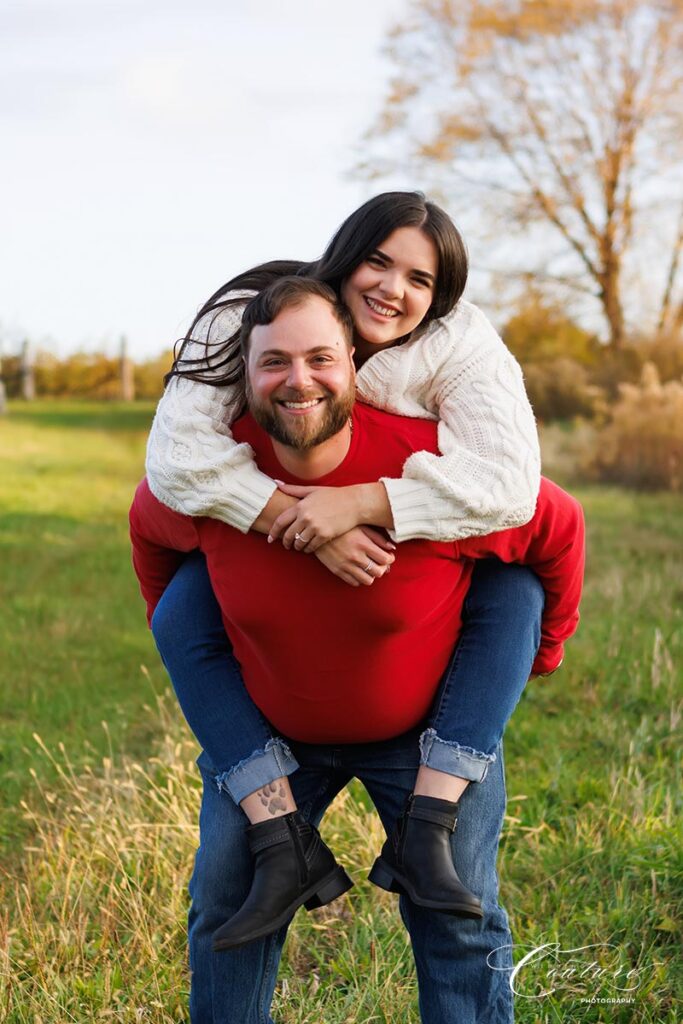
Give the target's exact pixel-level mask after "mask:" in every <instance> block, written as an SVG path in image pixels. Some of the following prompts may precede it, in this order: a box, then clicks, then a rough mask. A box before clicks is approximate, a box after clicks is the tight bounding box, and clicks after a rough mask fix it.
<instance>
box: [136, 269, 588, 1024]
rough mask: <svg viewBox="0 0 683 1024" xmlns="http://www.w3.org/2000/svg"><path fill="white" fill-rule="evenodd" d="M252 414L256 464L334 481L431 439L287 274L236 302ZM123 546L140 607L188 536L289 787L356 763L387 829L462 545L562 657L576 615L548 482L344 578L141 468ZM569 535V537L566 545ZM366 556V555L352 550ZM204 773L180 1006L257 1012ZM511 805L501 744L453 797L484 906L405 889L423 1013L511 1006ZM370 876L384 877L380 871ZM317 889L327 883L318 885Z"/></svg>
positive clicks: (359, 477)
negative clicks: (436, 903) (367, 376)
mask: <svg viewBox="0 0 683 1024" xmlns="http://www.w3.org/2000/svg"><path fill="white" fill-rule="evenodd" d="M243 350H244V356H245V362H246V379H247V397H248V405H249V415H247V416H245V417H243V418H242V420H240V421H238V423H236V424H235V425H234V427H233V434H234V436H235V438H236V439H237V440H239V441H244V442H248V443H249V444H251V446H252V447H253V449H254V451H255V454H256V459H257V462H258V464H259V466H260V468H261V469H263V470H264V471H265V472H267V473H270V474H271V475H272V476H274V477H279V478H281V479H283V480H285V481H287V482H291V483H308V484H311V483H315V484H318V485H326V486H343V485H346V484H359V483H365V482H371V481H376V480H377V479H379V478H380V477H381V476H396V475H400V471H401V466H402V464H403V462H404V461H405V459H406V458H407V457H408V456H409V455H410V454H412V452H413V451H416V450H425V449H426V450H431V451H434V452H436V451H437V447H436V424H434V423H432V422H430V421H426V420H419V421H418V420H409V419H405V418H401V417H396V416H392V415H389V414H387V413H382V412H379V411H377V410H374V409H370V408H368V407H365V406H362V405H360V404H358V405H354V369H353V362H352V354H353V349H352V347H351V331H350V326H349V323H348V319H347V318H346V317H345V315H344V312H343V310H341V309H340V308H339V307H338V306H337V305H336V300H335V296H334V294H333V293H332V292H331V291H330V290H329V289H327V288H326V286H324V285H321V284H320V283H318V282H314V281H310V280H307V279H303V278H299V279H283V280H280V281H278V282H277V283H276V284H275V285H273V286H272V287H271V288H269V289H268V290H267V292H266V293H263V294H262V295H261V296H259V297H258V298H257V299H255V300H254V302H253V303H251V304H250V306H249V307H248V309H247V311H246V313H245V318H244V328H243ZM131 532H132V538H133V546H134V562H135V567H136V571H137V573H138V576H139V579H140V584H141V589H142V592H143V595H144V597H145V599H146V601H147V604H148V613H149V615H150V616H151V613H152V611H153V610H154V607H155V605H156V603H157V602H158V600H159V598H160V596H161V594H162V593H163V590H164V588H165V587H166V585H167V584H168V581H169V579H170V578H171V576H172V575H173V572H174V571H175V569H176V568H177V566H178V564H179V560H180V559H182V557H183V556H182V554H180V553H179V552H183V551H185V552H187V551H190V550H193V549H195V548H200V549H201V550H202V551H203V552H204V554H205V555H206V559H207V565H208V568H209V573H210V576H211V580H212V585H213V588H214V591H215V593H216V597H217V599H218V601H219V604H220V605H221V609H222V612H223V618H224V621H225V624H226V627H227V629H228V632H229V634H230V638H231V641H232V643H233V647H234V651H235V654H236V656H237V658H238V660H239V661H240V663H241V665H242V669H243V674H244V679H245V684H246V686H247V688H248V690H249V692H250V694H251V696H252V698H253V699H254V701H255V703H256V704H257V705H258V706H259V707H260V708H261V710H262V711H263V713H264V715H265V716H266V718H268V719H269V721H270V722H271V723H272V725H273V726H274V728H275V729H276V730H278V732H281V733H283V734H284V735H285V737H286V738H287V741H288V742H289V743H290V744H291V746H292V748H293V752H294V753H295V756H296V758H297V760H298V762H299V764H300V768H299V770H298V771H297V772H296V773H295V774H294V775H293V776H291V779H290V781H291V785H292V789H293V791H294V795H295V798H296V802H297V805H298V806H299V808H300V811H301V814H302V815H303V816H304V818H306V819H307V820H308V821H310V822H312V823H313V824H314V825H317V824H318V823H319V821H320V819H321V818H322V815H323V814H324V811H325V809H326V808H327V807H328V806H329V804H330V802H331V801H332V799H333V798H334V797H335V795H336V794H337V793H338V792H339V791H340V790H341V789H343V788H344V786H345V785H346V784H347V783H348V782H349V781H350V779H351V778H353V777H354V776H355V777H358V778H359V779H360V780H361V781H362V782H363V784H364V785H365V787H366V788H367V790H368V792H369V793H370V796H371V797H372V799H373V801H374V803H375V805H376V807H377V809H378V811H379V813H380V816H381V817H382V820H383V823H384V824H385V827H387V830H390V828H391V827H392V826H393V824H394V823H395V822H396V821H397V820H398V818H399V816H400V814H401V811H402V810H403V806H404V804H405V802H406V797H407V795H408V792H409V789H410V784H411V781H412V779H413V778H414V772H415V771H416V770H417V764H418V743H417V739H418V735H419V733H420V731H421V730H420V723H422V722H423V720H424V718H425V716H426V714H427V712H428V710H429V708H430V706H431V704H432V701H433V698H434V695H435V692H436V689H437V686H438V683H439V680H440V677H441V675H442V673H443V671H444V669H445V668H446V665H447V662H448V660H449V657H450V654H451V652H452V649H453V646H454V644H455V642H456V640H457V636H458V631H459V627H460V613H461V608H462V603H463V600H464V596H465V593H466V591H467V586H468V583H469V577H470V570H471V562H470V561H469V559H470V558H476V557H479V558H482V557H488V556H491V555H498V556H499V557H501V558H502V559H504V560H507V561H526V562H529V563H530V564H532V565H533V566H534V567H535V568H536V569H537V571H538V573H539V575H541V578H542V580H543V583H544V587H545V590H546V609H545V612H544V620H543V644H544V645H545V648H546V650H545V654H546V655H548V656H550V657H551V660H553V659H554V664H556V663H557V660H558V659H557V653H558V649H561V647H562V643H563V641H564V639H566V638H567V637H568V636H569V635H570V634H571V632H573V629H574V628H575V624H576V621H577V618H578V615H577V605H578V597H579V593H580V585H581V569H582V539H583V535H582V518H581V513H580V509H579V508H578V506H577V504H576V502H574V501H573V500H572V499H571V498H569V496H567V495H564V494H563V492H561V491H560V490H559V488H555V487H554V485H552V484H550V483H549V482H548V481H546V482H544V485H543V488H542V492H541V495H540V498H539V508H538V510H537V513H536V516H535V517H534V520H533V521H532V523H531V524H529V525H528V526H527V527H520V528H518V529H516V530H508V531H504V532H503V533H501V534H498V535H495V536H492V537H489V538H476V539H474V540H471V541H465V542H460V543H451V544H434V543H431V542H427V541H411V542H408V543H406V544H403V545H401V549H400V551H399V553H398V557H397V558H396V561H395V563H394V565H393V566H392V571H391V575H390V576H388V577H386V578H384V579H383V580H382V581H381V582H380V583H376V584H375V585H374V586H372V587H368V588H360V589H356V590H354V589H352V588H350V587H347V586H346V585H345V584H342V583H341V582H340V581H339V580H337V579H336V578H335V577H334V576H333V575H331V574H330V573H328V572H327V571H326V570H325V569H324V568H323V567H322V566H321V565H319V564H318V562H317V561H316V559H315V558H313V557H311V556H304V555H302V554H300V553H298V552H295V551H288V550H285V549H284V548H283V547H281V546H280V545H273V546H270V547H269V546H268V545H267V543H266V541H265V538H264V537H263V536H261V535H259V534H255V533H249V534H246V535H243V534H241V533H239V532H238V531H236V530H234V529H232V528H230V527H228V526H226V525H225V524H223V523H221V522H219V521H217V520H208V519H189V518H186V517H183V516H180V515H179V514H177V513H174V512H172V511H171V510H169V509H167V508H166V507H165V506H162V505H160V504H159V503H158V502H156V500H155V499H154V498H153V497H152V495H151V493H150V492H149V489H148V488H147V486H146V484H145V483H144V482H143V484H141V485H140V487H139V488H138V492H137V494H136V499H135V502H134V505H133V508H132V510H131ZM572 541H574V542H575V548H574V549H572ZM360 568H363V567H362V566H361V567H360ZM199 764H200V767H201V769H202V773H203V775H204V781H205V789H204V797H203V803H202V811H201V818H200V829H201V846H200V849H199V851H198V855H197V860H196V864H195V872H194V875H193V879H192V883H191V894H192V901H193V903H192V910H191V915H190V960H191V967H192V971H193V980H192V996H191V1012H192V1020H193V1021H194V1022H195V1024H203V1022H204V1021H207V1022H208V1021H213V1022H214V1024H218V1022H220V1024H227V1022H232V1021H234V1022H239V1024H251V1022H254V1024H255V1022H256V1021H263V1020H266V1019H268V1017H267V1014H268V1008H269V1006H270V1001H271V999H272V994H273V990H274V986H275V981H276V976H277V964H278V960H279V955H280V951H281V948H282V944H283V942H284V938H285V934H286V928H287V925H286V924H285V925H284V926H283V927H282V928H280V929H279V930H278V931H277V932H275V933H274V934H271V935H269V936H267V937H266V938H263V939H259V940H258V941H253V942H250V943H249V944H247V945H244V946H242V947H240V948H237V949H231V950H230V951H229V952H227V953H219V954H216V953H212V951H211V942H212V935H213V933H214V932H215V931H216V929H217V928H218V926H219V925H221V924H222V923H223V922H225V921H226V920H227V919H229V918H230V917H231V916H232V915H233V914H234V913H235V910H236V909H237V907H239V906H240V904H241V903H242V901H243V900H244V897H245V894H246V892H247V891H248V889H249V883H250V880H251V873H252V868H251V862H250V858H249V853H248V849H247V844H246V840H245V838H244V832H243V823H244V819H243V817H242V812H241V811H240V810H239V809H238V808H236V807H235V805H234V804H233V803H232V802H231V801H230V800H229V799H227V798H225V794H221V793H220V792H219V791H218V790H217V789H216V788H215V786H214V784H213V775H214V774H215V772H212V766H211V765H210V764H208V763H207V759H206V757H205V756H204V755H203V756H202V757H201V758H200V760H199ZM504 807H505V797H504V782H503V774H502V757H500V756H499V757H498V758H497V760H496V761H495V762H494V764H493V765H492V766H491V768H490V769H489V773H488V775H487V777H486V779H485V780H484V781H483V782H481V783H478V784H477V785H475V786H469V787H468V790H467V791H466V793H465V796H464V797H463V799H462V801H461V810H460V818H459V823H458V845H457V853H454V856H456V857H457V864H456V867H457V870H458V873H459V874H461V875H462V876H463V878H464V879H466V881H467V884H468V885H470V886H471V887H472V889H473V890H474V891H475V892H477V893H480V894H481V897H482V905H483V907H484V911H485V917H484V920H483V922H479V921H477V922H475V921H469V920H458V919H456V918H454V917H452V916H449V915H447V914H442V913H437V912H434V911H432V910H427V909H425V908H424V907H419V906H416V905H415V904H414V903H413V902H411V901H410V900H407V899H404V900H403V901H402V907H401V909H402V914H403V916H404V920H405V922H406V924H407V926H408V928H409V931H410V935H411V939H412V945H413V949H414V952H415V958H416V963H417V968H418V981H419V986H420V1009H421V1013H422V1018H423V1020H424V1021H426V1022H429V1024H455V1022H456V1021H457V1022H458V1024H468V1022H470V1021H472V1022H474V1021H496V1022H498V1021H500V1022H508V1021H510V1020H511V1016H512V1008H511V1007H512V1003H511V994H510V990H509V986H508V985H507V980H506V974H505V972H504V971H497V970H495V969H494V968H495V967H499V966H501V965H503V966H505V965H506V964H507V963H509V959H508V957H506V956H505V955H502V956H501V957H499V958H498V959H496V958H494V961H493V963H490V962H487V956H488V955H489V954H491V953H492V951H494V950H497V949H502V948H503V947H506V946H509V944H510V935H509V930H508V926H507V918H506V915H505V912H504V911H503V910H502V908H500V907H499V906H498V905H497V881H496V873H495V860H496V851H497V846H498V838H499V833H500V827H501V825H502V819H503V813H504ZM379 884H382V882H381V881H380V883H379ZM323 902H324V901H323Z"/></svg>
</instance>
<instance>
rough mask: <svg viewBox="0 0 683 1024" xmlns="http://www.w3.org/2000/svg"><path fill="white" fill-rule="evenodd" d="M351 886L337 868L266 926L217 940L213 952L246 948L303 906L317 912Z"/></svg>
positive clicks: (287, 919)
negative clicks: (237, 937) (236, 937)
mask: <svg viewBox="0 0 683 1024" xmlns="http://www.w3.org/2000/svg"><path fill="white" fill-rule="evenodd" d="M352 886H353V881H352V879H351V878H349V876H348V875H347V873H346V871H344V869H343V868H340V867H337V868H335V869H334V871H333V872H332V873H331V874H330V875H328V876H327V878H324V879H323V880H322V881H321V882H316V884H315V885H312V886H311V887H310V888H309V889H307V890H306V891H305V892H302V893H301V895H300V896H299V897H298V898H297V899H296V900H294V901H293V902H292V903H290V905H289V906H288V907H287V908H286V909H285V910H283V912H282V913H281V914H279V915H278V917H276V918H274V920H272V921H271V922H270V923H269V924H268V925H267V926H265V927H263V928H259V929H257V930H256V931H254V932H250V933H249V934H248V935H246V936H242V937H241V938H240V939H238V940H234V941H233V940H230V939H219V940H218V941H215V942H214V943H213V946H212V949H213V952H214V953H220V952H222V951H223V950H226V949H239V947H240V946H246V945H247V944H248V943H249V942H255V941H256V940H257V939H263V938H265V937H266V936H267V935H272V934H273V932H276V931H277V930H278V929H279V928H282V926H283V925H284V924H287V922H288V921H289V920H290V918H292V917H293V916H294V914H295V913H296V911H297V910H298V909H299V907H301V906H304V907H305V908H306V910H317V909H318V908H319V907H324V906H326V904H328V903H331V902H332V900H336V899H337V898H338V897H339V896H343V895H344V893H345V892H347V891H348V890H349V889H350V888H351V887H352Z"/></svg>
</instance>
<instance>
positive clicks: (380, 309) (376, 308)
mask: <svg viewBox="0 0 683 1024" xmlns="http://www.w3.org/2000/svg"><path fill="white" fill-rule="evenodd" d="M363 298H364V299H365V303H366V305H368V306H369V307H370V309H371V310H372V312H373V313H377V315H378V316H383V317H386V318H387V320H391V319H393V318H394V317H395V316H398V315H399V310H398V309H394V308H393V307H392V306H383V305H382V303H381V302H378V301H377V299H371V298H370V296H369V295H364V296H363Z"/></svg>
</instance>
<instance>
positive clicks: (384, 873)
mask: <svg viewBox="0 0 683 1024" xmlns="http://www.w3.org/2000/svg"><path fill="white" fill-rule="evenodd" d="M368 878H369V880H370V881H371V882H372V884H373V885H376V886H378V887H379V888H380V889H385V890H386V891H387V892H397V893H400V894H401V895H402V896H407V897H408V899H409V900H411V901H412V902H413V903H415V904H416V905H417V906H418V907H427V909H428V910H439V911H441V913H442V914H452V915H453V916H454V917H469V918H474V919H476V920H479V919H481V918H482V917H483V916H484V911H483V910H482V909H481V903H479V901H478V900H477V901H476V902H474V903H473V902H472V901H470V900H468V901H465V900H449V901H448V902H443V901H441V902H439V901H438V900H426V899H424V898H423V897H422V896H418V894H417V893H416V892H415V890H414V889H413V887H412V885H411V884H410V882H409V881H408V879H407V878H404V877H403V875H401V874H399V872H398V871H396V870H395V869H394V868H392V867H391V866H390V865H389V864H387V862H386V861H385V860H382V858H381V857H378V858H377V860H376V861H375V863H374V865H373V867H372V870H371V872H370V874H369V875H368Z"/></svg>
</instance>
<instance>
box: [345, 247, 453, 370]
mask: <svg viewBox="0 0 683 1024" xmlns="http://www.w3.org/2000/svg"><path fill="white" fill-rule="evenodd" d="M437 270H438V255H437V251H436V246H435V245H434V242H433V241H432V240H431V238H429V236H428V235H425V234H424V233H423V232H422V231H421V230H420V229H419V228H397V229H396V231H393V232H392V233H391V234H390V235H389V237H388V238H385V240H384V241H383V242H382V243H381V244H380V245H379V246H378V247H377V248H376V249H375V250H374V252H372V253H370V255H369V256H368V257H367V259H366V260H364V261H363V262H362V263H361V264H360V265H359V266H358V267H356V269H355V270H354V272H353V273H352V274H351V276H350V277H348V278H347V279H346V281H344V283H343V284H342V292H341V293H342V299H343V301H344V302H345V303H346V305H347V306H348V308H349V310H350V312H351V316H352V317H353V322H354V325H355V328H356V334H357V336H358V337H357V339H356V349H357V350H358V351H359V354H360V355H361V356H362V355H363V354H366V355H367V354H368V351H367V348H368V347H370V348H371V349H373V350H375V349H378V348H386V347H388V346H389V345H393V344H394V343H395V342H396V341H398V339H399V338H403V337H405V335H406V334H410V332H411V331H414V330H415V328H416V327H417V325H418V324H419V323H421V322H422V320H423V319H424V317H425V315H426V313H427V310H428V309H429V307H430V306H431V304H432V299H433V297H434V285H435V283H436V274H437ZM359 339H360V341H361V344H360V346H359ZM362 341H364V342H366V343H367V346H363V345H362ZM363 348H366V352H365V353H364V352H363Z"/></svg>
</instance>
